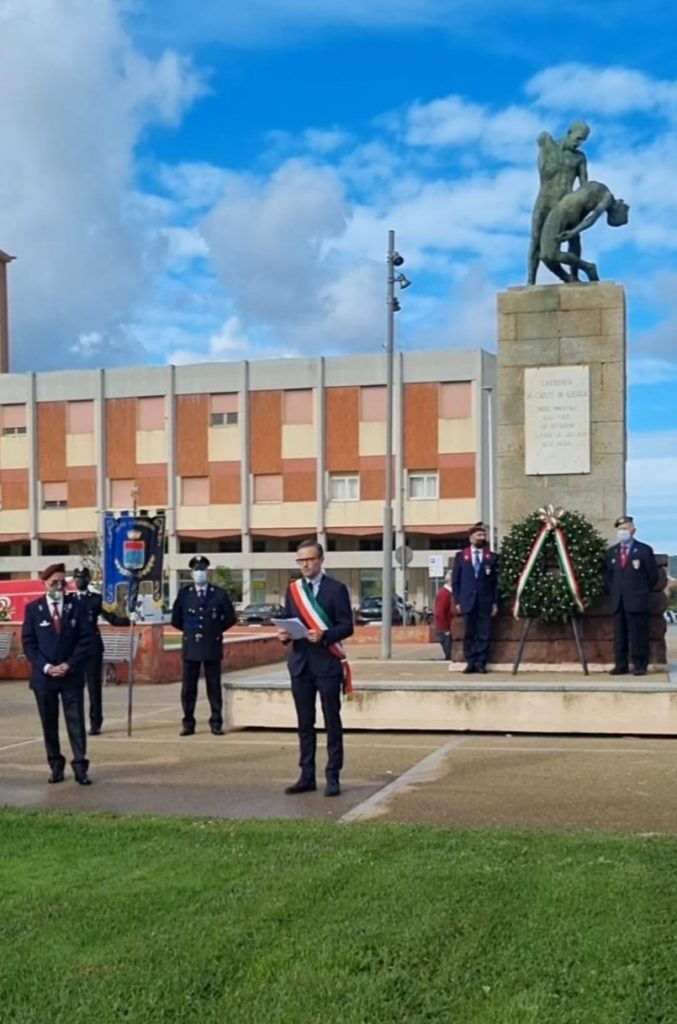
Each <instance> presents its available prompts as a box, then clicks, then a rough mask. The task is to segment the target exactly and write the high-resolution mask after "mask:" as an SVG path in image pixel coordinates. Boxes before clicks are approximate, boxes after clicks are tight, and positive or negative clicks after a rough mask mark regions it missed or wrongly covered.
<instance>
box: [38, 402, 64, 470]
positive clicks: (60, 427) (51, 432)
mask: <svg viewBox="0 0 677 1024" xmlns="http://www.w3.org/2000/svg"><path fill="white" fill-rule="evenodd" d="M38 478H39V479H40V480H42V481H43V483H60V482H62V481H63V480H65V479H66V402H39V403H38Z"/></svg>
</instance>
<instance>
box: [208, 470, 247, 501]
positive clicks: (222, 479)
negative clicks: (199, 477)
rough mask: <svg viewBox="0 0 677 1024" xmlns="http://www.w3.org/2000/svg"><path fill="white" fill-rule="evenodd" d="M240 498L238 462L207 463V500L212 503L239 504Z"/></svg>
mask: <svg viewBox="0 0 677 1024" xmlns="http://www.w3.org/2000/svg"><path fill="white" fill-rule="evenodd" d="M241 500H242V495H241V482H240V463H239V462H211V463H210V464H209V501H210V503H211V504H212V505H239V504H240V502H241Z"/></svg>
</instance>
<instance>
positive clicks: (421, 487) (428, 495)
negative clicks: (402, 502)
mask: <svg viewBox="0 0 677 1024" xmlns="http://www.w3.org/2000/svg"><path fill="white" fill-rule="evenodd" d="M407 494H408V495H409V497H410V498H413V499H415V500H430V499H435V498H437V473H436V472H434V473H432V472H431V473H409V476H408V480H407Z"/></svg>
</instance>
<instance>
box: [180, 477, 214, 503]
mask: <svg viewBox="0 0 677 1024" xmlns="http://www.w3.org/2000/svg"><path fill="white" fill-rule="evenodd" d="M181 504H182V505H208V504H209V477H208V476H185V477H183V478H182V480H181Z"/></svg>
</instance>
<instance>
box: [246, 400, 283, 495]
mask: <svg viewBox="0 0 677 1024" xmlns="http://www.w3.org/2000/svg"><path fill="white" fill-rule="evenodd" d="M249 446H250V451H249V458H250V471H251V472H252V473H253V474H254V476H268V475H274V474H278V473H281V472H282V392H281V391H252V392H251V394H250V396H249Z"/></svg>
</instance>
